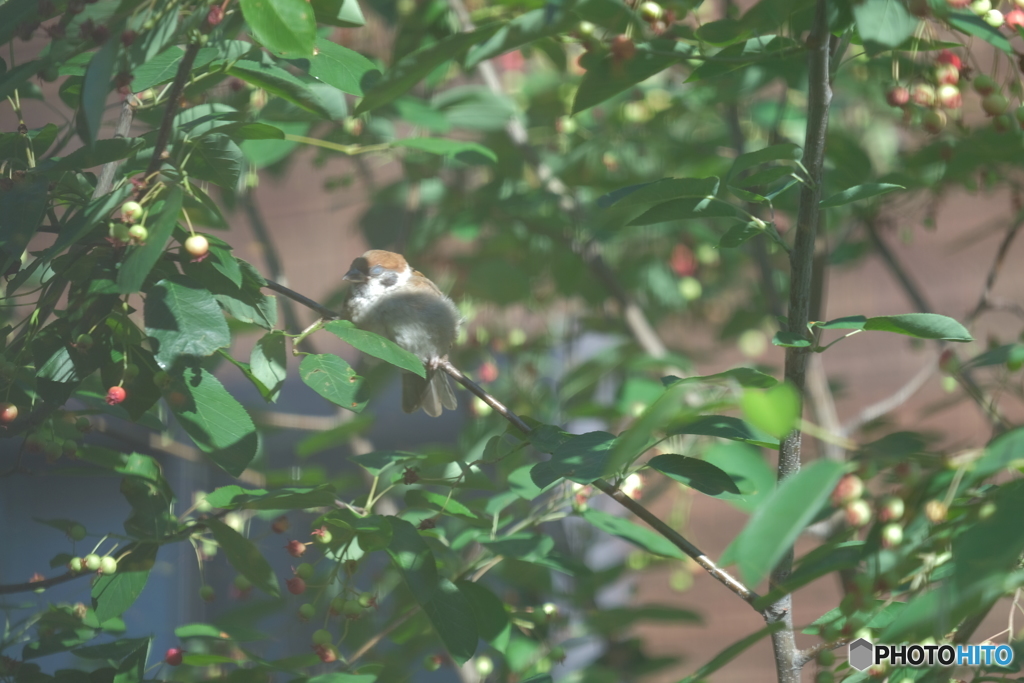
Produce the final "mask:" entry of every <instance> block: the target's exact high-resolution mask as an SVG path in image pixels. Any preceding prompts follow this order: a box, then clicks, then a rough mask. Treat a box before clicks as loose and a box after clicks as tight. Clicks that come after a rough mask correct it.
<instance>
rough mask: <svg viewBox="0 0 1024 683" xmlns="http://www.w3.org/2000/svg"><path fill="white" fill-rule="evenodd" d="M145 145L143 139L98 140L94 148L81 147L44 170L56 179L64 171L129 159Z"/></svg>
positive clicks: (93, 145)
mask: <svg viewBox="0 0 1024 683" xmlns="http://www.w3.org/2000/svg"><path fill="white" fill-rule="evenodd" d="M145 144H146V141H145V140H143V139H142V138H109V139H106V140H97V141H96V142H94V143H93V144H92V146H88V147H79V148H78V149H76V150H75V151H74V152H72V153H71V154H69V155H67V156H66V157H63V158H62V159H59V160H57V161H56V162H55V163H54V164H53V165H52V166H49V167H48V168H46V169H44V170H45V172H46V174H47V175H49V176H51V177H54V176H56V175H57V174H59V173H63V172H64V171H72V170H78V169H84V168H92V167H93V166H101V165H103V164H106V163H109V162H111V161H120V160H121V159H127V158H128V157H130V156H132V155H133V154H135V153H136V152H137V151H139V150H140V149H142V147H143V146H144V145H145ZM37 153H38V150H37Z"/></svg>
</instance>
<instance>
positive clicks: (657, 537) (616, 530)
mask: <svg viewBox="0 0 1024 683" xmlns="http://www.w3.org/2000/svg"><path fill="white" fill-rule="evenodd" d="M583 519H585V520H587V521H588V522H590V523H591V524H593V525H594V526H595V527H597V528H598V529H600V530H601V531H603V532H605V533H608V534H611V535H612V536H617V537H619V538H621V539H622V540H624V541H629V542H630V543H632V544H634V545H636V546H639V547H640V548H643V549H644V550H646V551H647V552H649V553H651V554H652V555H661V556H662V557H672V558H676V559H684V558H685V557H686V554H685V553H683V551H682V550H680V549H679V548H677V547H676V546H674V545H672V543H671V542H669V540H668V539H667V538H665V537H664V536H662V535H661V534H659V533H657V532H655V531H652V530H651V529H648V528H647V527H642V526H639V525H637V524H634V523H633V522H630V521H629V520H628V519H624V518H622V517H616V516H615V515H610V514H608V513H607V512H601V511H600V510H595V509H594V508H587V510H585V511H584V512H583Z"/></svg>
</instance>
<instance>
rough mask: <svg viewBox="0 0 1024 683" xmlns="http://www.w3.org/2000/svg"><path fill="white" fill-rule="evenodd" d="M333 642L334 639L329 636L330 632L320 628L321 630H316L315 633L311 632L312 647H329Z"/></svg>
mask: <svg viewBox="0 0 1024 683" xmlns="http://www.w3.org/2000/svg"><path fill="white" fill-rule="evenodd" d="M333 640H334V637H333V636H332V635H331V632H330V631H328V630H327V629H325V628H321V629H318V630H316V631H313V644H314V645H329V644H330V643H331V641H333Z"/></svg>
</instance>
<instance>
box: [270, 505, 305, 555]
mask: <svg viewBox="0 0 1024 683" xmlns="http://www.w3.org/2000/svg"><path fill="white" fill-rule="evenodd" d="M289 526H291V524H290V523H289V522H288V517H287V515H281V516H280V517H278V518H276V519H275V520H274V521H273V522H271V523H270V529H271V531H273V532H274V533H275V534H283V533H284V532H286V531H288V527H289ZM303 547H305V546H303ZM296 557H298V556H296Z"/></svg>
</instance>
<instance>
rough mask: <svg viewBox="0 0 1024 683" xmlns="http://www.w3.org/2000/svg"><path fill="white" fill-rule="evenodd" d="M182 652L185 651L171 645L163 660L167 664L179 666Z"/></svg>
mask: <svg viewBox="0 0 1024 683" xmlns="http://www.w3.org/2000/svg"><path fill="white" fill-rule="evenodd" d="M184 654H185V651H184V650H182V649H181V648H180V647H172V648H171V649H170V650H168V651H167V654H165V655H164V662H165V663H166V664H168V665H169V666H181V660H182V655H184Z"/></svg>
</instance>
